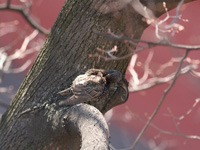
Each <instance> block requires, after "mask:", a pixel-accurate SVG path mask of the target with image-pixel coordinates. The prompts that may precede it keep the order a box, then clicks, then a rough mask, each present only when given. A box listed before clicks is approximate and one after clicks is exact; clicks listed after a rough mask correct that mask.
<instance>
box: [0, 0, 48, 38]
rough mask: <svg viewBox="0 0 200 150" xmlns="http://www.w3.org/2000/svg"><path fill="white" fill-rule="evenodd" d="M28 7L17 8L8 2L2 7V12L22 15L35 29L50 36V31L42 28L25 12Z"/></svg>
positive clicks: (0, 6) (0, 7)
mask: <svg viewBox="0 0 200 150" xmlns="http://www.w3.org/2000/svg"><path fill="white" fill-rule="evenodd" d="M25 9H26V7H25V8H24V7H23V6H17V5H11V4H10V0H8V1H7V3H6V4H1V5H0V10H10V11H15V12H18V13H20V14H21V15H22V16H23V17H24V19H25V20H26V21H27V22H28V23H29V24H30V25H31V26H32V27H33V28H34V29H37V30H38V31H39V32H40V33H42V34H45V35H48V34H49V31H48V30H47V29H45V28H43V27H42V26H40V25H39V24H38V23H37V22H35V20H33V19H32V18H31V17H30V16H29V14H28V13H27V12H26V11H25Z"/></svg>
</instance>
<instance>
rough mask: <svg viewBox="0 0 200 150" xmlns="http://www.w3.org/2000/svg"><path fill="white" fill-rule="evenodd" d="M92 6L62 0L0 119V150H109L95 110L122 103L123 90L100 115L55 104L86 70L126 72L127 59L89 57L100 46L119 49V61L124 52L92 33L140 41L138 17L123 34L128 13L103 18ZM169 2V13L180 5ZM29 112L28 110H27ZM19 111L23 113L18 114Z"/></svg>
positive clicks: (102, 122)
mask: <svg viewBox="0 0 200 150" xmlns="http://www.w3.org/2000/svg"><path fill="white" fill-rule="evenodd" d="M94 2H95V1H92V0H81V1H77V0H67V1H66V3H65V5H64V6H63V8H62V10H61V12H60V14H59V16H58V19H57V21H56V22H55V24H54V26H53V28H52V30H51V33H50V34H49V36H48V38H47V40H46V42H45V44H44V46H43V48H42V50H41V52H40V53H39V55H38V57H37V59H36V61H35V63H34V65H33V67H32V68H31V70H30V71H29V73H28V74H27V76H26V78H25V80H24V81H23V83H22V85H21V87H20V89H19V90H18V92H17V94H16V96H15V98H14V99H13V100H12V103H11V105H10V107H9V109H8V110H7V112H6V113H5V114H4V115H3V117H2V120H1V123H0V149H6V150H9V149H20V150H21V149H65V150H66V149H70V150H76V149H80V147H81V149H105V150H106V149H109V147H108V137H109V133H108V127H107V125H106V123H105V120H104V119H103V116H102V114H101V113H100V112H99V111H101V112H102V113H105V112H106V111H107V110H109V109H111V108H112V107H113V106H115V105H118V104H120V103H121V102H120V99H119V97H118V96H117V95H116V93H120V92H119V91H120V90H121V89H120V88H118V89H117V90H116V91H117V92H116V91H114V92H111V98H110V100H109V101H108V102H109V103H106V104H104V106H101V107H99V108H98V109H99V110H97V109H96V108H95V107H93V106H91V105H87V104H79V105H76V106H72V107H68V106H67V107H59V106H58V105H57V102H58V101H60V100H61V97H60V96H59V95H58V94H57V92H59V91H61V90H63V89H65V88H68V87H69V86H70V84H71V83H72V81H73V80H74V79H75V77H76V76H77V75H79V74H81V73H84V72H85V71H86V70H88V69H90V68H102V69H115V70H118V71H120V72H121V73H122V74H124V73H125V71H126V68H127V65H128V63H129V58H127V59H123V60H118V61H105V60H102V59H98V58H89V57H88V56H89V54H94V53H95V51H96V48H97V47H100V46H102V45H103V46H104V47H105V49H110V48H112V47H113V46H114V45H117V46H118V48H119V50H120V52H119V53H118V54H117V55H118V56H122V55H124V54H126V53H127V50H126V47H125V46H124V45H123V44H122V43H120V42H117V41H108V40H107V39H105V38H104V37H101V36H98V35H97V34H95V33H94V32H93V30H94V29H95V30H98V31H106V30H107V29H108V28H111V29H112V31H114V32H115V33H117V34H124V35H131V36H134V38H138V39H139V38H140V36H141V35H142V32H143V31H144V29H145V28H146V27H147V25H146V24H145V23H144V22H143V21H142V16H140V15H139V14H137V13H135V12H134V11H132V12H131V15H130V14H129V15H128V16H129V17H130V16H131V18H129V19H131V20H132V21H133V23H132V24H131V28H130V26H129V29H131V30H128V31H127V24H128V20H129V19H127V11H124V12H123V11H122V12H121V13H122V15H121V16H120V18H117V19H116V18H115V17H113V14H112V13H110V14H101V13H100V12H99V11H98V9H94ZM101 2H102V3H103V2H104V1H101ZM169 2H170V4H172V5H170V6H168V7H169V8H170V9H171V8H174V7H175V6H176V5H177V2H178V1H172V0H169ZM159 4H160V1H156V3H155V4H154V6H156V7H154V8H156V9H154V12H155V14H156V15H157V16H159V15H161V14H163V13H164V10H161V9H158V8H160V7H159V6H157V5H159ZM151 6H153V5H151ZM113 93H114V94H113ZM113 100H115V101H113ZM29 109H30V110H31V111H27V110H29ZM23 111H27V113H24V114H22V112H23ZM89 146H91V147H89Z"/></svg>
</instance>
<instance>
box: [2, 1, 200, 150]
mask: <svg viewBox="0 0 200 150" xmlns="http://www.w3.org/2000/svg"><path fill="white" fill-rule="evenodd" d="M6 2H7V1H6V0H0V5H3V4H6ZM11 2H12V3H11V5H18V6H19V7H21V6H23V8H24V12H26V13H27V14H29V17H30V18H31V20H33V21H34V22H36V23H37V24H38V25H39V26H40V27H41V30H42V31H44V32H46V30H49V31H50V29H51V27H52V26H53V24H54V22H55V21H56V18H57V16H58V14H59V12H60V10H61V8H62V6H63V4H64V2H65V0H59V1H56V2H55V0H34V1H33V0H32V1H31V0H12V1H11ZM199 8H200V1H195V2H191V3H189V4H185V5H183V6H182V7H181V9H180V14H181V15H182V19H183V20H181V19H180V20H179V21H178V23H180V24H181V25H182V26H183V27H184V30H182V31H181V32H179V33H176V34H175V35H169V36H168V37H169V41H171V42H173V43H176V44H184V45H200V30H199V26H200V17H199V13H200V9H199ZM175 11H176V10H172V11H170V12H169V14H170V15H171V16H173V15H175V13H176V12H175ZM165 17H166V14H165V15H163V16H161V17H160V18H159V19H160V20H162V19H164V18H165ZM171 21H172V20H170V19H169V20H168V22H171ZM43 28H44V29H46V30H43ZM105 30H107V29H105ZM42 31H41V32H42ZM45 39H46V35H45V34H42V33H40V32H38V31H37V30H35V29H34V28H33V27H32V26H31V25H30V24H29V23H28V22H27V20H25V18H24V17H23V16H22V15H21V14H20V13H18V12H15V11H11V10H1V9H0V114H1V115H2V114H3V113H4V112H5V111H6V109H7V107H8V105H9V103H10V101H11V99H12V98H13V97H14V95H15V93H16V91H17V89H18V88H19V86H20V84H21V82H22V81H23V79H24V77H25V76H26V74H27V72H28V70H29V69H30V67H31V65H32V63H33V62H34V60H35V58H36V57H37V54H38V52H39V50H40V48H41V47H42V45H43V43H44V41H45ZM142 39H143V40H147V41H159V40H158V39H157V38H156V36H155V28H154V27H153V26H149V27H148V28H147V29H146V30H145V32H144V33H143V36H142ZM183 54H184V51H183V50H179V49H175V48H171V47H164V46H157V47H155V48H152V49H147V50H145V51H142V52H140V53H138V54H137V55H136V56H134V57H133V58H132V60H131V62H130V65H129V67H128V69H127V73H126V78H127V80H129V81H130V89H133V88H134V86H136V85H133V84H134V83H132V82H133V80H134V81H135V80H136V79H133V78H134V77H133V71H135V72H136V74H137V76H136V77H137V79H139V80H140V81H141V80H144V81H143V84H145V83H147V82H148V81H149V80H148V79H151V78H155V77H163V78H165V79H167V77H168V76H169V75H171V74H173V73H174V72H175V71H176V69H177V66H178V64H179V62H180V58H181V57H182V56H183ZM199 64H200V51H192V52H190V54H189V57H188V58H187V59H186V61H185V62H184V66H183V67H187V66H195V69H194V70H193V71H189V72H188V73H186V74H184V75H182V76H180V77H179V78H178V80H177V82H176V84H175V85H174V87H173V89H172V90H171V91H170V93H169V94H168V95H167V97H166V99H165V102H164V104H163V105H162V106H161V109H160V111H159V113H158V114H157V115H156V117H155V118H154V120H153V122H152V124H151V125H150V126H149V127H148V129H147V131H146V132H145V134H144V135H143V137H142V140H140V142H139V144H138V145H137V149H138V150H189V149H190V150H199V147H200V104H199V103H198V102H199V100H200V69H199V68H198V67H199V66H200V65H199ZM146 67H147V68H146ZM147 70H148V72H149V73H148V76H145V75H146V71H147ZM183 71H184V70H183ZM141 82H142V81H141ZM169 84H170V82H169V83H165V84H160V85H156V86H154V87H152V88H147V89H146V90H139V91H134V90H132V92H130V95H129V100H128V101H127V103H125V104H123V105H120V106H117V107H116V108H114V109H112V110H111V111H109V112H108V113H107V114H106V115H105V117H106V119H107V121H108V124H109V126H110V133H111V143H112V145H113V146H114V147H115V148H127V147H130V146H131V145H132V144H133V142H134V140H135V138H136V137H137V135H138V134H139V132H140V131H141V130H142V128H143V127H144V125H145V122H146V121H147V119H148V117H149V116H150V115H151V114H152V112H153V111H154V110H155V108H156V107H157V105H158V103H159V101H160V99H161V97H162V96H163V93H164V90H165V89H166V88H167V87H168V86H169Z"/></svg>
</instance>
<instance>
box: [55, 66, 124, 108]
mask: <svg viewBox="0 0 200 150" xmlns="http://www.w3.org/2000/svg"><path fill="white" fill-rule="evenodd" d="M120 80H121V73H120V72H119V71H116V70H108V71H105V70H103V69H90V70H88V71H87V72H86V73H85V74H83V75H79V76H77V77H76V79H75V80H74V81H73V83H72V85H71V87H70V88H68V89H66V90H63V91H61V92H59V93H58V94H60V95H66V94H68V93H72V94H73V95H72V96H71V97H69V98H68V99H66V100H63V101H60V102H59V105H75V104H78V103H83V102H88V101H96V100H98V99H99V98H100V97H102V96H104V95H105V94H106V92H107V91H108V89H109V87H110V84H112V83H117V82H119V81H120Z"/></svg>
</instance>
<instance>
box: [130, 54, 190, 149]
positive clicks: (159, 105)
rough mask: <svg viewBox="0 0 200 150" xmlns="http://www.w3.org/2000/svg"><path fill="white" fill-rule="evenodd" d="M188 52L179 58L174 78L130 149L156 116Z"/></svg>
mask: <svg viewBox="0 0 200 150" xmlns="http://www.w3.org/2000/svg"><path fill="white" fill-rule="evenodd" d="M189 52H190V50H186V52H185V55H184V56H183V58H182V59H181V61H180V63H179V66H178V68H177V71H176V74H175V76H174V79H173V81H172V83H171V84H170V86H169V87H168V88H167V89H166V90H165V92H164V94H163V97H162V98H161V100H160V102H159V104H158V106H157V108H156V109H155V111H154V112H153V113H152V115H151V116H150V117H149V119H148V122H147V123H146V124H145V126H144V127H143V129H142V131H141V132H140V133H139V135H138V136H137V138H136V140H135V141H134V143H133V145H132V149H134V148H135V146H136V145H137V143H138V142H139V140H140V139H141V137H142V135H143V134H144V132H145V131H146V129H147V128H148V126H149V125H150V123H151V121H152V120H153V119H154V117H155V116H156V114H157V113H158V111H159V109H160V108H161V105H162V103H163V102H164V100H165V97H166V96H167V94H168V93H169V91H170V90H171V89H172V87H173V86H174V84H175V83H176V80H177V78H178V75H179V72H180V70H181V67H182V64H183V62H184V60H185V58H186V57H187V56H188V53H189Z"/></svg>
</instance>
